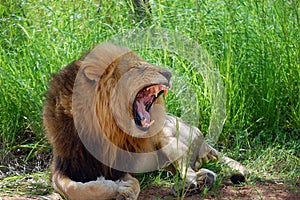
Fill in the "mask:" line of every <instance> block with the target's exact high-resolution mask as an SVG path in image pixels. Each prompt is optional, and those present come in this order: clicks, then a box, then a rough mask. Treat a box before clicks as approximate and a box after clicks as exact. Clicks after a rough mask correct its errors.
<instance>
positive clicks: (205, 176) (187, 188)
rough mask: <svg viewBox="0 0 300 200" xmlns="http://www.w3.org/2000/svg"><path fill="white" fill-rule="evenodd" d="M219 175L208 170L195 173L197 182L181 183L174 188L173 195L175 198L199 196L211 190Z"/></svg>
mask: <svg viewBox="0 0 300 200" xmlns="http://www.w3.org/2000/svg"><path fill="white" fill-rule="evenodd" d="M216 177H217V175H216V174H215V173H214V172H212V171H210V170H208V169H200V170H199V171H198V172H195V180H194V181H193V182H187V183H183V182H181V183H179V184H175V185H173V187H172V193H173V195H174V196H183V195H184V196H190V195H193V194H199V193H201V192H203V190H204V189H205V188H206V189H208V190H210V189H211V188H212V186H213V184H214V183H215V181H216Z"/></svg>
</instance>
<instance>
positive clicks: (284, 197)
mask: <svg viewBox="0 0 300 200" xmlns="http://www.w3.org/2000/svg"><path fill="white" fill-rule="evenodd" d="M298 186H299V185H297V187H298ZM170 191H171V190H170V188H168V187H160V186H148V187H146V189H144V190H143V191H141V194H140V196H139V200H157V199H164V200H173V199H177V198H176V197H174V196H172V194H171V192H170ZM184 199H185V200H196V199H207V200H219V199H220V200H223V199H224V200H225V199H230V200H235V199H247V200H248V199H249V200H252V199H253V200H256V199H265V200H272V199H274V200H275V199H276V200H297V199H300V186H299V187H298V188H294V189H293V190H291V189H290V188H289V186H288V185H287V184H283V183H271V182H257V183H255V184H253V185H244V186H236V185H233V184H221V185H220V186H218V188H216V190H215V191H209V192H208V193H207V194H205V195H204V194H198V195H193V196H189V197H185V198H184ZM0 200H63V198H62V197H60V196H59V194H57V193H51V194H49V195H45V196H38V195H15V196H11V197H6V196H5V197H0Z"/></svg>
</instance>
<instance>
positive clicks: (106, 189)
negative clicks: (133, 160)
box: [52, 172, 140, 200]
mask: <svg viewBox="0 0 300 200" xmlns="http://www.w3.org/2000/svg"><path fill="white" fill-rule="evenodd" d="M52 181H53V186H54V188H55V189H56V190H57V191H58V192H60V193H61V194H63V195H65V196H66V197H67V198H68V199H70V200H81V199H82V200H84V199H89V200H94V199H95V200H96V199H97V200H99V199H124V200H125V199H128V200H134V199H137V196H138V194H139V191H140V187H139V184H138V181H137V180H136V179H135V178H133V177H132V176H130V175H129V174H128V175H125V176H124V178H123V179H121V180H118V181H112V180H105V179H104V178H98V180H96V181H90V182H86V183H81V182H76V181H73V180H71V179H70V178H69V177H67V176H65V175H63V174H62V173H60V172H56V173H54V174H53V176H52Z"/></svg>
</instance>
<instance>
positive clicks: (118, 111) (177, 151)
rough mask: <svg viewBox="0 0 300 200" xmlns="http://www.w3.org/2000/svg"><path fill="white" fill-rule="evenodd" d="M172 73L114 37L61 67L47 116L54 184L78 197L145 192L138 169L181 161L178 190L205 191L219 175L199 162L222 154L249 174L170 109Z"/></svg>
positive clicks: (127, 196)
mask: <svg viewBox="0 0 300 200" xmlns="http://www.w3.org/2000/svg"><path fill="white" fill-rule="evenodd" d="M170 78H171V73H170V72H169V71H168V70H166V69H163V68H161V67H157V66H154V65H151V64H149V63H147V62H145V61H143V60H142V59H141V58H140V57H139V56H137V55H136V54H135V53H133V52H132V51H131V50H130V49H128V48H125V47H119V46H115V45H113V44H110V43H104V44H100V45H98V46H96V47H95V48H94V49H93V50H91V51H90V52H89V53H88V54H86V55H85V56H83V57H82V58H81V59H79V60H77V61H74V62H72V63H71V64H69V65H68V66H66V67H65V68H63V69H62V70H61V71H60V72H59V73H58V74H55V75H53V80H51V81H50V83H49V91H48V92H47V95H46V102H45V106H44V113H43V118H44V126H45V129H46V132H47V138H48V140H49V142H50V144H51V145H52V146H53V162H52V167H51V169H52V182H53V186H54V188H55V189H56V190H57V191H58V192H59V193H61V194H62V195H64V196H65V197H67V198H68V199H72V200H73V199H137V198H138V195H139V192H140V186H139V182H138V180H137V179H136V178H134V177H133V176H132V174H133V173H135V172H147V171H151V170H153V169H158V168H160V167H162V166H165V165H166V164H168V163H169V162H173V163H174V166H175V167H176V170H177V171H179V173H180V175H181V177H182V178H183V179H184V180H185V183H186V184H183V185H182V187H179V188H177V189H175V190H174V191H175V192H176V191H177V192H180V190H181V191H182V190H186V192H188V193H189V192H190V193H192V192H201V191H202V189H203V187H204V186H206V187H209V188H210V187H211V186H212V184H213V182H214V181H215V178H216V174H215V173H214V172H211V171H209V170H207V169H199V166H200V164H201V161H202V160H203V159H207V158H215V159H216V158H220V159H221V160H222V161H223V162H226V163H227V164H228V165H229V166H230V167H232V168H233V169H235V170H238V171H239V172H240V173H241V174H242V175H240V177H242V179H243V178H244V177H243V175H244V174H245V173H247V170H246V169H245V168H244V167H243V166H242V165H241V164H239V163H238V162H236V161H234V160H232V159H230V158H228V157H225V156H222V155H221V154H220V153H219V152H217V151H216V150H215V149H213V148H212V147H211V146H209V145H208V144H206V143H204V139H203V136H202V134H201V132H200V131H199V130H198V129H197V128H195V127H191V126H189V125H187V124H186V123H184V122H183V121H182V120H180V119H179V118H176V117H173V116H168V115H165V106H164V101H163V97H162V94H163V93H165V94H167V91H168V89H169V87H170ZM140 155H142V156H140Z"/></svg>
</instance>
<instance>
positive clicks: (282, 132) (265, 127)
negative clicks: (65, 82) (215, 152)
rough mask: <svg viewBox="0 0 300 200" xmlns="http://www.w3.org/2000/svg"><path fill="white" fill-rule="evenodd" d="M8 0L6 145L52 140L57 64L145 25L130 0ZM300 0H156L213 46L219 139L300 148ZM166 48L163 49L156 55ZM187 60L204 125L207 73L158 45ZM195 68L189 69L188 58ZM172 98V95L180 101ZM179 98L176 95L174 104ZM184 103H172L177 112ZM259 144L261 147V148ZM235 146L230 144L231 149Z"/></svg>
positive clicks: (1, 82) (3, 31) (174, 25)
mask: <svg viewBox="0 0 300 200" xmlns="http://www.w3.org/2000/svg"><path fill="white" fill-rule="evenodd" d="M98 7H99V1H91V0H84V1H75V0H73V1H43V0H39V1H33V0H29V1H20V0H14V1H13V0H10V1H1V3H0V18H1V19H0V44H1V49H0V67H1V68H0V86H1V87H0V111H1V118H0V138H1V139H0V145H1V146H0V148H1V151H2V153H3V152H6V151H7V150H10V149H13V148H17V147H18V146H20V145H23V146H24V145H27V146H28V148H36V147H37V146H36V145H35V144H36V143H39V142H40V141H42V143H43V142H44V131H43V128H42V119H41V113H42V106H43V101H44V92H45V91H46V90H47V82H48V80H49V79H50V74H51V73H53V72H56V71H58V69H59V68H61V67H63V66H64V65H66V64H68V63H69V62H71V61H72V60H74V59H77V58H78V57H79V56H80V55H81V53H82V52H85V51H87V50H88V49H90V48H91V47H92V46H93V45H94V44H96V43H99V42H102V41H105V40H107V39H109V38H110V37H111V36H112V35H115V34H118V33H120V32H122V31H125V30H128V29H133V28H136V27H139V26H140V23H139V22H137V20H135V19H134V15H133V14H132V12H133V9H132V5H131V4H130V3H128V1H102V4H101V9H100V11H99V12H97V9H98ZM299 7H300V3H299V1H298V0H290V1H281V0H269V1H256V0H249V1H231V0H221V1H213V0H208V1H202V0H200V1H190V2H185V1H180V0H175V1H166V0H154V1H151V8H152V14H151V23H150V24H147V25H146V26H153V27H162V28H167V29H170V30H174V31H176V32H177V33H178V34H182V35H186V36H188V37H190V38H192V39H194V40H195V41H197V42H198V44H199V45H201V46H202V47H203V48H204V49H206V50H207V51H208V53H209V54H210V56H211V58H212V60H213V61H214V63H215V67H216V68H218V70H219V71H220V73H221V75H222V78H223V82H224V83H225V88H226V102H227V106H226V107H227V120H226V123H225V128H224V131H223V133H222V135H221V139H220V140H219V145H220V146H222V147H225V148H230V149H232V150H233V153H232V154H236V155H235V156H237V157H239V156H247V155H241V152H240V151H239V150H238V149H251V150H254V151H255V149H257V150H259V149H260V148H262V147H268V146H272V145H273V144H274V143H275V144H278V145H279V146H284V147H286V148H294V149H295V152H294V154H293V155H299V143H300V137H299V131H300V95H299V94H300V56H299V55H300V18H299V15H300V10H299ZM160 55H161V56H162V57H161V58H157V57H156V56H160ZM143 57H144V58H145V59H146V60H149V61H151V60H153V61H155V60H156V59H159V60H160V61H159V62H162V63H163V64H165V65H168V66H176V67H178V68H180V70H181V71H182V72H183V74H184V75H186V76H187V77H190V76H195V77H197V78H196V79H193V78H191V79H188V80H189V83H188V84H190V85H193V86H194V87H195V88H198V89H199V92H198V93H199V94H198V98H199V99H198V101H199V102H198V104H199V105H198V107H197V109H198V110H200V112H201V117H200V121H201V125H200V128H201V130H202V131H203V132H204V133H206V132H207V129H208V124H209V120H210V114H211V113H210V112H211V108H210V104H211V102H210V100H209V98H208V95H209V94H207V91H205V89H203V88H204V86H203V81H202V78H201V75H199V73H198V72H197V71H193V70H192V66H191V65H189V64H188V63H186V62H185V61H184V60H180V58H178V57H176V56H175V57H174V55H171V54H170V55H165V54H161V53H153V54H149V55H144V54H143ZM186 67H188V68H190V70H186V69H187V68H186ZM171 103H172V102H171ZM171 103H170V104H171ZM176 109H177V105H176V103H174V105H172V104H171V105H170V106H169V110H170V112H172V111H173V112H174V113H176V112H177V110H176ZM258 147H259V148H258ZM224 151H226V150H224Z"/></svg>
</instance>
